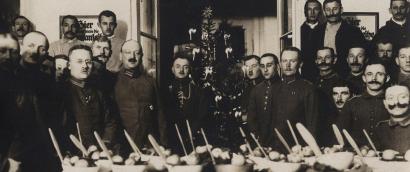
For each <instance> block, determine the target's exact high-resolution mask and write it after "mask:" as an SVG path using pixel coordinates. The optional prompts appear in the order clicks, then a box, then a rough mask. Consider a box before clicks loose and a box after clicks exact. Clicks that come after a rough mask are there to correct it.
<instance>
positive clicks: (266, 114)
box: [247, 80, 279, 145]
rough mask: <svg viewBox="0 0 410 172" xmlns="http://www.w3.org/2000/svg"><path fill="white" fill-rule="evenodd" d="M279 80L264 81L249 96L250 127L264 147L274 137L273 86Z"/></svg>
mask: <svg viewBox="0 0 410 172" xmlns="http://www.w3.org/2000/svg"><path fill="white" fill-rule="evenodd" d="M274 84H276V85H277V84H279V81H278V80H264V81H263V82H261V83H259V84H258V85H256V86H255V87H254V88H253V89H252V91H251V94H250V96H249V104H248V108H247V109H248V118H247V120H248V127H249V130H250V131H251V132H253V133H255V134H256V135H257V136H258V137H259V141H260V143H261V144H263V145H268V144H269V143H270V142H271V141H270V140H269V139H270V138H271V135H272V130H271V129H272V127H271V121H272V106H271V105H272V96H273V95H272V85H274Z"/></svg>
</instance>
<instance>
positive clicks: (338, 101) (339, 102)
mask: <svg viewBox="0 0 410 172" xmlns="http://www.w3.org/2000/svg"><path fill="white" fill-rule="evenodd" d="M343 103H344V102H343V101H342V100H337V101H336V104H343Z"/></svg>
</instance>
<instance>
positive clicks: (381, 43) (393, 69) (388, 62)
mask: <svg viewBox="0 0 410 172" xmlns="http://www.w3.org/2000/svg"><path fill="white" fill-rule="evenodd" d="M375 46H376V49H375V53H376V58H377V59H379V60H381V61H382V62H383V64H384V66H385V67H386V70H387V74H389V76H390V78H391V80H392V81H393V82H397V74H399V69H400V68H399V67H398V66H397V64H396V62H395V57H396V54H397V52H394V49H393V43H392V42H391V41H390V40H389V39H387V38H381V39H379V40H377V41H376V42H375Z"/></svg>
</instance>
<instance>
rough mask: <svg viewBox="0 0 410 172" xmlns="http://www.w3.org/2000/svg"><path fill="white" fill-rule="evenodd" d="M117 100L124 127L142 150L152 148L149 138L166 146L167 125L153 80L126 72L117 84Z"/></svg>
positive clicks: (122, 71)
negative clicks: (153, 138) (151, 137)
mask: <svg viewBox="0 0 410 172" xmlns="http://www.w3.org/2000/svg"><path fill="white" fill-rule="evenodd" d="M115 100H116V102H117V105H118V109H119V113H120V116H121V122H122V125H123V126H124V127H125V129H126V130H127V132H128V133H129V134H130V136H131V137H132V138H133V139H134V141H135V143H136V144H137V145H138V146H140V147H142V146H145V145H147V144H148V145H149V143H148V140H147V139H148V137H147V136H148V134H152V135H154V136H155V137H156V138H157V139H159V141H161V142H162V143H163V144H166V138H165V136H166V135H165V130H166V122H165V117H164V114H163V111H162V106H161V103H160V99H159V94H158V90H157V86H156V83H155V80H154V79H153V78H151V77H149V76H147V75H145V74H140V73H138V72H132V71H127V70H124V69H122V70H121V71H120V72H119V73H118V80H117V83H116V84H115Z"/></svg>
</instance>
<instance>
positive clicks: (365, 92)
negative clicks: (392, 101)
mask: <svg viewBox="0 0 410 172" xmlns="http://www.w3.org/2000/svg"><path fill="white" fill-rule="evenodd" d="M362 97H363V98H367V99H370V98H377V99H384V91H382V92H381V93H380V94H378V95H376V96H373V95H370V94H369V93H368V92H367V90H365V91H364V92H363V94H362Z"/></svg>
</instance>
